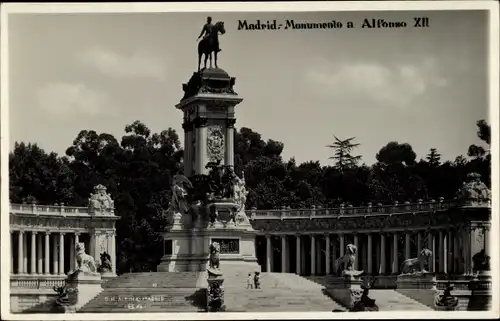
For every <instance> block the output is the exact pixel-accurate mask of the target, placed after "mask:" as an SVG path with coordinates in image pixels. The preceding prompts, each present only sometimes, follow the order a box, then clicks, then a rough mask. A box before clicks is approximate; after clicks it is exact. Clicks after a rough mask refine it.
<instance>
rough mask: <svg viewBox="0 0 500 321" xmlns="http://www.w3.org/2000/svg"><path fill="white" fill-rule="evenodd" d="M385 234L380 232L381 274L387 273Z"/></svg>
mask: <svg viewBox="0 0 500 321" xmlns="http://www.w3.org/2000/svg"><path fill="white" fill-rule="evenodd" d="M385 263H386V259H385V234H384V233H382V234H380V274H381V275H385V273H386V270H385Z"/></svg>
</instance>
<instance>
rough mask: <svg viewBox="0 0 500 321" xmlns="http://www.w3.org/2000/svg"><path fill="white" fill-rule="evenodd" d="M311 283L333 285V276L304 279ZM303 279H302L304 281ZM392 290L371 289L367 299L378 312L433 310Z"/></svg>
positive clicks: (325, 285) (324, 285)
mask: <svg viewBox="0 0 500 321" xmlns="http://www.w3.org/2000/svg"><path fill="white" fill-rule="evenodd" d="M306 278H307V280H308V281H309V282H311V283H316V284H318V285H321V286H323V287H327V286H329V285H331V284H333V283H334V282H333V279H334V278H335V276H331V275H328V276H309V277H306ZM306 278H304V279H306ZM398 291H399V290H392V289H371V290H370V292H369V295H368V296H369V297H370V298H372V299H374V300H375V303H376V304H377V305H378V307H379V310H380V311H428V310H433V309H432V308H430V307H429V306H427V305H425V304H422V303H420V302H418V301H416V300H414V299H412V298H410V297H408V296H406V295H404V294H402V293H399V292H398Z"/></svg>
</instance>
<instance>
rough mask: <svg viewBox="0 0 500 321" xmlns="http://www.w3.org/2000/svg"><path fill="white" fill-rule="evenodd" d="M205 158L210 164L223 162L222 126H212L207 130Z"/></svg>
mask: <svg viewBox="0 0 500 321" xmlns="http://www.w3.org/2000/svg"><path fill="white" fill-rule="evenodd" d="M207 131H208V132H207V156H208V159H209V161H210V162H217V161H222V160H224V133H223V131H222V126H220V125H212V126H209V127H208V128H207Z"/></svg>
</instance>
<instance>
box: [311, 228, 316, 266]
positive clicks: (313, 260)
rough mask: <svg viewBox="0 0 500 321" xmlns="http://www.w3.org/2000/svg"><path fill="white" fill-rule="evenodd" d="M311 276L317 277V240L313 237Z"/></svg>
mask: <svg viewBox="0 0 500 321" xmlns="http://www.w3.org/2000/svg"><path fill="white" fill-rule="evenodd" d="M311 275H316V238H315V237H314V235H311Z"/></svg>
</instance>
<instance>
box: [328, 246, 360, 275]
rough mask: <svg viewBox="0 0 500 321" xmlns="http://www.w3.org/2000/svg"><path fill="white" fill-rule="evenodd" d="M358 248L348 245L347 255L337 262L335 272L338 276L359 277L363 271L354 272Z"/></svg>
mask: <svg viewBox="0 0 500 321" xmlns="http://www.w3.org/2000/svg"><path fill="white" fill-rule="evenodd" d="M357 250H358V249H357V247H356V246H355V245H354V244H347V246H346V253H345V254H344V256H342V257H340V258H338V259H337V260H336V261H335V272H336V274H337V276H342V275H343V274H350V275H353V276H357V275H359V274H361V273H363V271H355V270H354V262H355V261H356V252H357Z"/></svg>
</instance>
